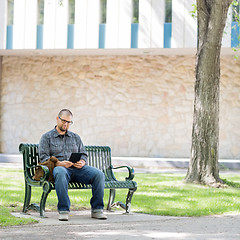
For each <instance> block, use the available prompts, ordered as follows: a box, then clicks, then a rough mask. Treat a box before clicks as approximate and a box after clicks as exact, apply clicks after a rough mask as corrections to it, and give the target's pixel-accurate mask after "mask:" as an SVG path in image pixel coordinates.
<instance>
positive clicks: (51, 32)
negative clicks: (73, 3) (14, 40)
mask: <svg viewBox="0 0 240 240" xmlns="http://www.w3.org/2000/svg"><path fill="white" fill-rule="evenodd" d="M62 3H63V4H62V5H60V4H59V1H58V0H45V2H44V29H43V48H46V49H48V48H66V47H67V25H68V1H67V0H63V1H62Z"/></svg>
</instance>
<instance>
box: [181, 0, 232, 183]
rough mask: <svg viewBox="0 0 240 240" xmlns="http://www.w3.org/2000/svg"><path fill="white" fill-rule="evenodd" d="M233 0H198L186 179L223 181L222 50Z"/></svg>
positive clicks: (192, 180)
mask: <svg viewBox="0 0 240 240" xmlns="http://www.w3.org/2000/svg"><path fill="white" fill-rule="evenodd" d="M231 2H232V0H221V1H219V0H197V18H198V47H197V55H196V70H195V72H196V81H195V89H194V90H195V101H194V115H193V128H192V147H191V158H190V162H189V168H188V172H187V175H186V178H185V180H186V181H187V182H195V183H201V184H207V185H217V184H218V183H221V179H220V178H219V167H218V143H219V92H220V90H219V80H220V52H221V42H222V36H223V31H224V27H225V24H226V18H227V12H228V8H229V6H230V4H231Z"/></svg>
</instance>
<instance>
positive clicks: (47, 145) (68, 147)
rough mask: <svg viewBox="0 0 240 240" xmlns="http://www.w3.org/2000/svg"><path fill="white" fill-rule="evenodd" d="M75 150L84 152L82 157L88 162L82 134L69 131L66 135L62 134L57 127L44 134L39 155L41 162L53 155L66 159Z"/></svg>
mask: <svg viewBox="0 0 240 240" xmlns="http://www.w3.org/2000/svg"><path fill="white" fill-rule="evenodd" d="M73 152H80V153H82V156H81V159H83V160H84V161H85V162H86V163H87V152H86V150H85V147H84V145H83V143H82V140H81V138H80V136H79V135H78V134H76V133H73V132H70V131H67V132H66V134H65V135H61V134H59V133H58V131H57V130H56V127H55V128H54V129H53V130H51V131H49V132H47V133H45V134H43V136H42V137H41V139H40V142H39V157H40V161H41V162H45V161H47V160H48V159H49V158H50V157H52V156H54V157H56V158H58V160H60V161H66V160H68V159H69V158H70V155H71V153H73Z"/></svg>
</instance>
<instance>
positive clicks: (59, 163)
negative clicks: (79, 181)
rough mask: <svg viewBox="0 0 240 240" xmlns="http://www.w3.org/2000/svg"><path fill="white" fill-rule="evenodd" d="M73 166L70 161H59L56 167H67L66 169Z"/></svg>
mask: <svg viewBox="0 0 240 240" xmlns="http://www.w3.org/2000/svg"><path fill="white" fill-rule="evenodd" d="M72 165H73V163H72V162H69V161H57V163H56V166H61V167H65V168H69V167H71V166H72Z"/></svg>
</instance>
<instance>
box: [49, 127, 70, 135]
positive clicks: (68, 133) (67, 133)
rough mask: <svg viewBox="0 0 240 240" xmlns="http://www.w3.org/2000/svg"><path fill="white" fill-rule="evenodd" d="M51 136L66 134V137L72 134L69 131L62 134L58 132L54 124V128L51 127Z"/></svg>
mask: <svg viewBox="0 0 240 240" xmlns="http://www.w3.org/2000/svg"><path fill="white" fill-rule="evenodd" d="M53 136H54V137H61V136H68V137H72V134H71V132H70V131H67V132H66V133H65V134H64V135H62V134H60V133H59V132H58V131H57V129H56V126H55V128H54V129H53Z"/></svg>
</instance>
